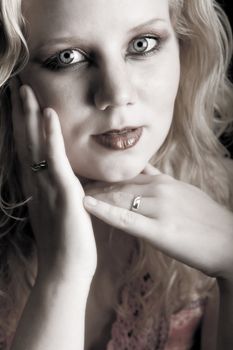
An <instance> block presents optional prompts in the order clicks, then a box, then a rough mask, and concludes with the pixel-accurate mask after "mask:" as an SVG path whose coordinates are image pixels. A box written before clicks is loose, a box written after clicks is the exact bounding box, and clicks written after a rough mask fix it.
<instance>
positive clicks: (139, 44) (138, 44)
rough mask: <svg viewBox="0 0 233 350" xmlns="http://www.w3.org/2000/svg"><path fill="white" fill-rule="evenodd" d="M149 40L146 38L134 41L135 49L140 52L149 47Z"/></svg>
mask: <svg viewBox="0 0 233 350" xmlns="http://www.w3.org/2000/svg"><path fill="white" fill-rule="evenodd" d="M148 45H149V44H148V40H146V39H138V40H135V42H134V45H133V46H134V49H135V50H136V51H139V52H143V51H145V50H146V49H147V48H148Z"/></svg>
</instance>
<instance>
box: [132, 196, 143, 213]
mask: <svg viewBox="0 0 233 350" xmlns="http://www.w3.org/2000/svg"><path fill="white" fill-rule="evenodd" d="M141 199H142V197H141V196H136V197H134V199H133V202H132V204H131V208H130V210H132V211H137V210H138V209H139V207H140V204H141Z"/></svg>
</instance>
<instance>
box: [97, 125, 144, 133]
mask: <svg viewBox="0 0 233 350" xmlns="http://www.w3.org/2000/svg"><path fill="white" fill-rule="evenodd" d="M140 127H141V126H125V127H123V128H120V129H109V130H105V131H103V132H100V133H99V134H96V135H102V134H107V133H120V132H122V131H125V130H134V129H138V128H140Z"/></svg>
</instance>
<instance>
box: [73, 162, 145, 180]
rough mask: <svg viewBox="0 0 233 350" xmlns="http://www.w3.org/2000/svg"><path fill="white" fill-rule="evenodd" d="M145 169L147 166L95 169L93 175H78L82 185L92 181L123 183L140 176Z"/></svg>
mask: <svg viewBox="0 0 233 350" xmlns="http://www.w3.org/2000/svg"><path fill="white" fill-rule="evenodd" d="M144 168H145V164H143V166H142V165H141V166H139V164H138V166H136V165H134V166H131V167H130V166H127V167H119V166H118V167H116V166H115V167H108V168H105V169H98V171H97V169H95V171H93V172H92V174H88V173H87V174H86V175H81V176H80V175H77V176H78V178H79V180H80V181H81V183H82V184H86V183H88V182H92V181H103V182H109V183H113V182H122V181H126V180H130V179H133V178H135V177H136V176H137V175H139V174H140V173H141V172H142V171H143V169H144Z"/></svg>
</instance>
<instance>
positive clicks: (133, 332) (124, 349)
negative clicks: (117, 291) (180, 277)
mask: <svg viewBox="0 0 233 350" xmlns="http://www.w3.org/2000/svg"><path fill="white" fill-rule="evenodd" d="M151 283H153V282H152V280H151V277H150V274H149V273H145V274H143V275H142V276H141V278H140V279H139V280H137V281H136V283H134V284H131V285H130V286H129V287H125V288H124V289H123V291H122V302H123V301H124V300H128V301H127V303H128V306H129V309H130V313H131V316H130V317H129V318H128V319H127V320H125V319H123V318H122V317H121V316H120V315H117V317H116V320H115V322H114V323H113V325H112V329H111V340H110V341H109V342H108V344H107V348H106V350H190V349H191V347H192V345H193V337H194V334H195V331H196V330H197V328H198V326H199V324H200V321H201V318H202V316H203V312H204V307H205V303H206V300H200V299H196V300H194V301H193V302H192V303H191V304H190V305H188V306H187V307H186V308H185V309H183V310H181V311H179V312H178V313H176V314H173V315H172V317H171V319H170V322H169V324H167V322H165V320H164V319H161V320H160V322H159V326H157V327H156V326H155V321H154V320H153V319H152V318H151V319H148V322H147V325H146V327H144V328H143V327H142V320H141V318H140V309H141V306H140V305H139V304H138V303H137V301H136V298H135V294H137V293H141V295H145V293H146V292H147V290H148V288H149V285H150V284H151ZM131 291H133V293H131ZM148 299H149V297H148Z"/></svg>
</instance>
